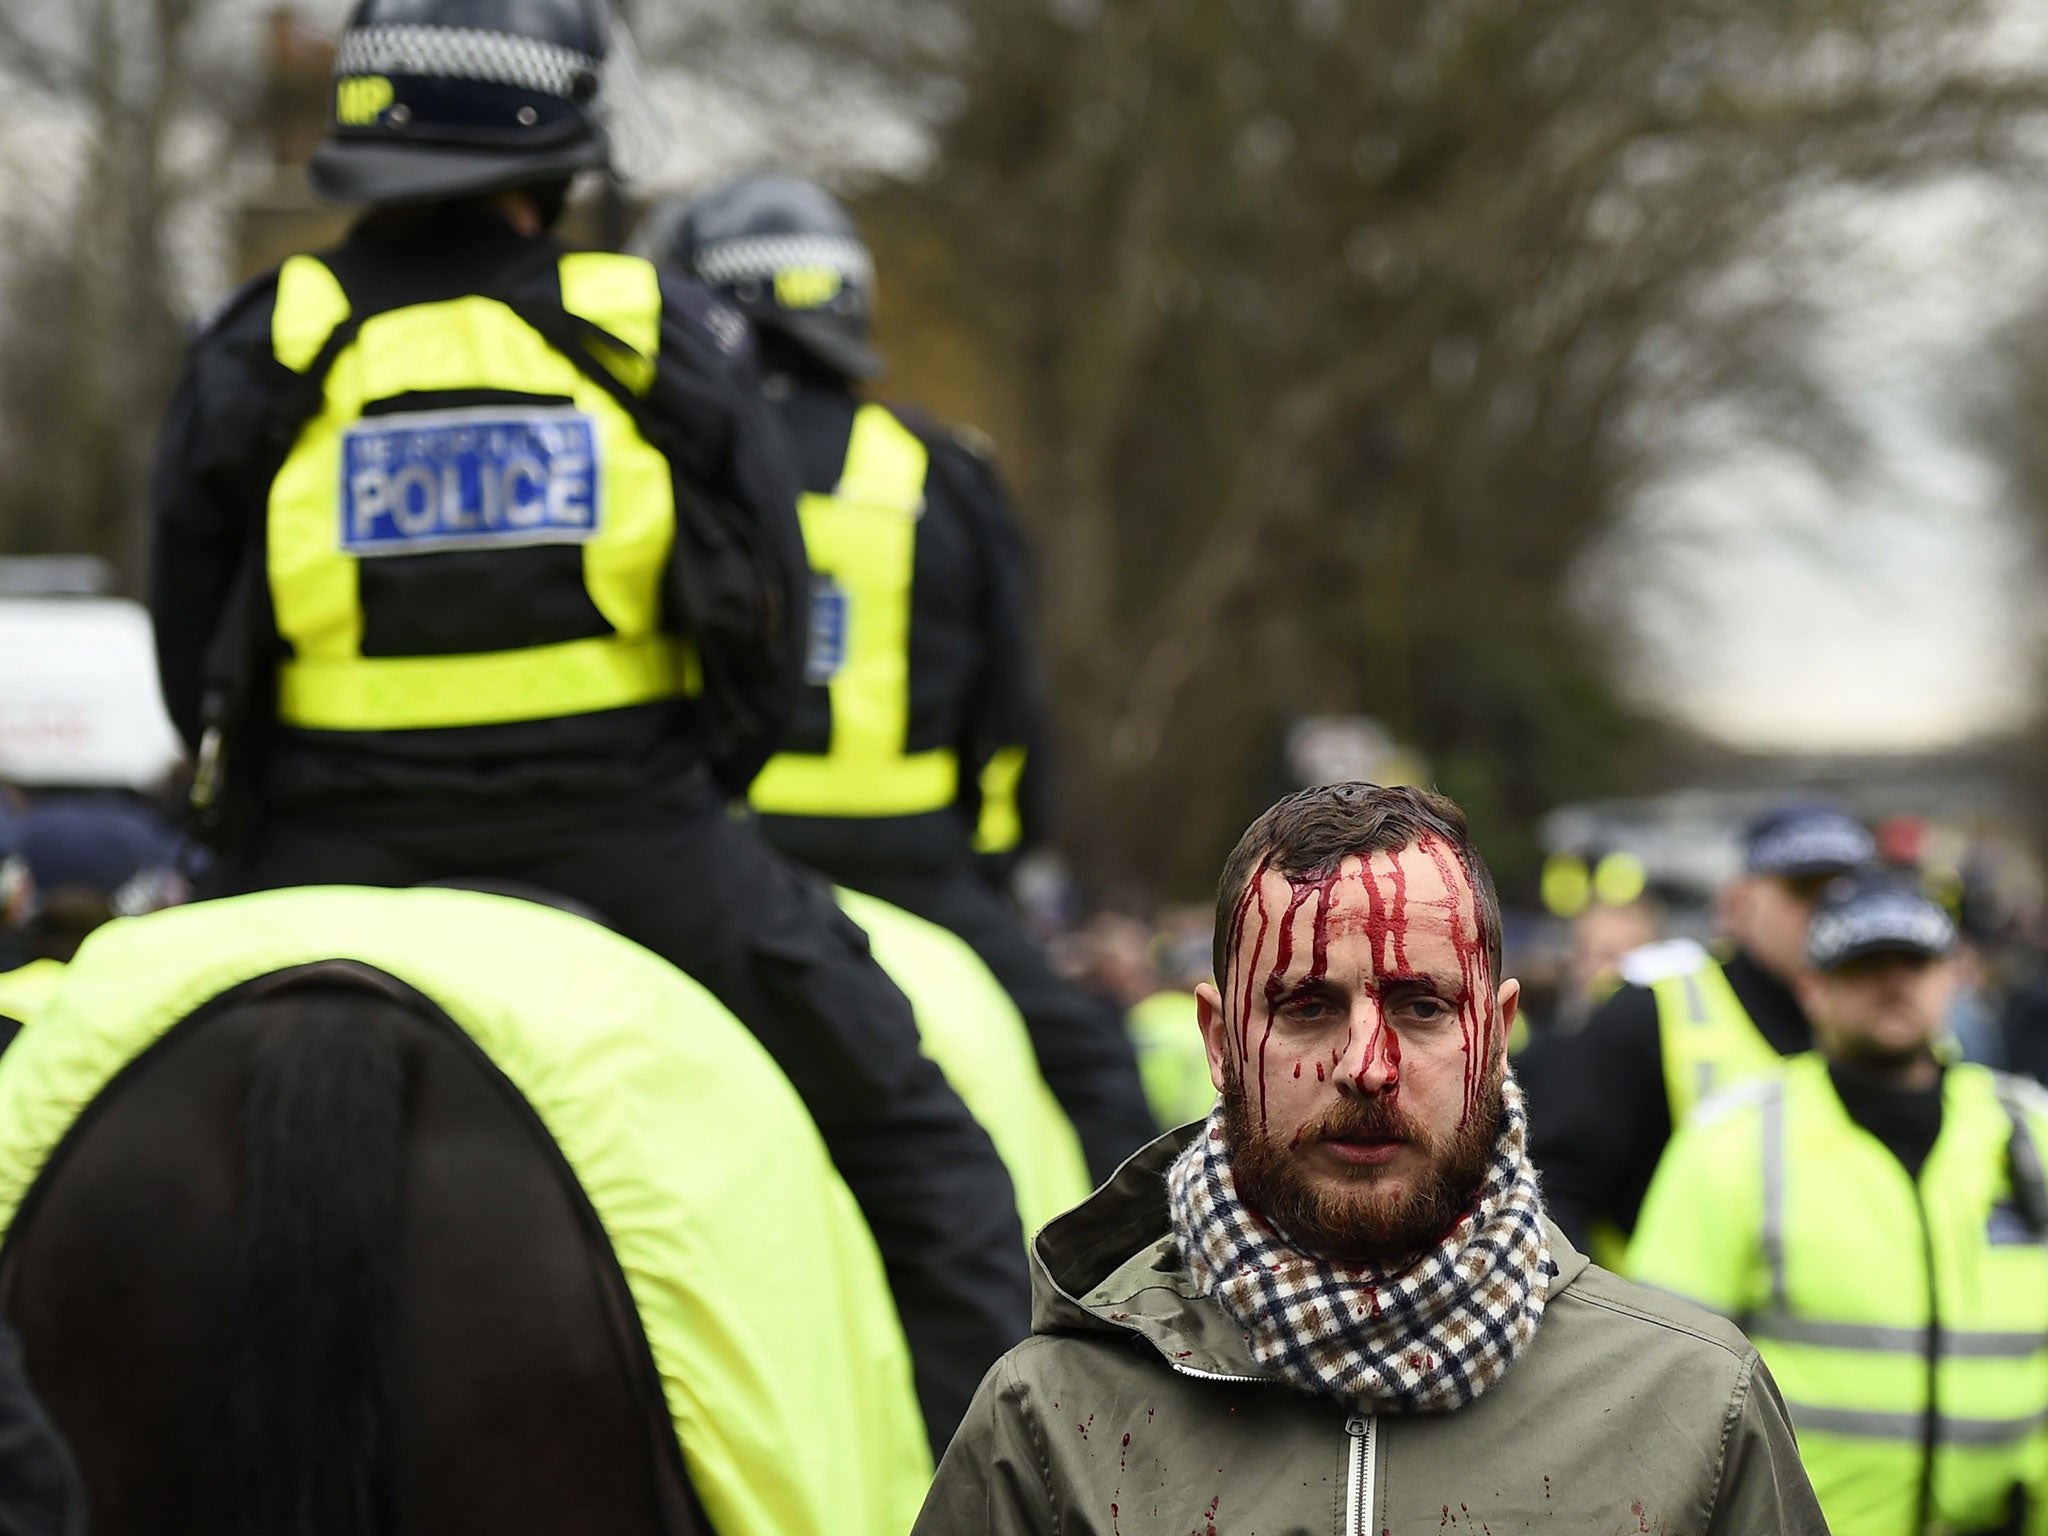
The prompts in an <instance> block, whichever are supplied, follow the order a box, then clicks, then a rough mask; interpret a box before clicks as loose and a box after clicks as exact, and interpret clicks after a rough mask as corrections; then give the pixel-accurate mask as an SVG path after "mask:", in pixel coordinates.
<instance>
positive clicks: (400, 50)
mask: <svg viewBox="0 0 2048 1536" xmlns="http://www.w3.org/2000/svg"><path fill="white" fill-rule="evenodd" d="M597 71H598V61H597V60H596V59H594V58H592V57H591V56H590V55H589V54H587V53H578V52H577V51H576V50H575V49H574V48H568V47H564V46H563V45H562V44H560V43H549V42H543V41H542V40H541V39H539V38H533V37H518V36H515V35H514V34H512V33H510V32H487V31H484V30H482V29H481V28H478V27H421V26H407V25H391V26H378V27H356V28H354V29H352V30H350V31H348V32H345V33H343V34H342V38H341V46H340V47H339V48H337V49H336V50H335V54H334V73H335V76H336V78H337V79H338V78H341V77H343V76H346V75H420V76H424V77H426V78H428V79H431V80H486V81H489V82H491V83H493V84H495V85H516V86H519V87H521V88H523V89H525V90H529V91H537V92H539V93H540V94H541V95H543V96H559V97H561V98H563V99H564V100H565V101H573V100H575V99H576V96H577V82H578V81H579V80H581V79H583V78H585V77H594V76H595V75H596V74H597Z"/></svg>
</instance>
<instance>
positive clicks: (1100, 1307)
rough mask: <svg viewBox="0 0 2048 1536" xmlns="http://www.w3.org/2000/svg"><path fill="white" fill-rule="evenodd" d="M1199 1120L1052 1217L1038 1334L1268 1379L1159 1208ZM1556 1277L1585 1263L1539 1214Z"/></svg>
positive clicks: (1202, 1370)
mask: <svg viewBox="0 0 2048 1536" xmlns="http://www.w3.org/2000/svg"><path fill="white" fill-rule="evenodd" d="M1201 1128H1202V1122H1201V1121H1196V1122H1195V1123H1193V1124H1191V1125H1184V1126H1182V1127H1180V1128H1179V1129H1178V1130H1174V1131H1168V1132H1167V1133H1166V1134H1165V1135H1164V1136H1161V1137H1160V1138H1159V1139H1158V1140H1156V1141H1154V1142H1152V1143H1151V1144H1150V1145H1149V1146H1146V1147H1143V1148H1141V1149H1139V1150H1138V1151H1137V1152H1134V1153H1132V1154H1131V1156H1130V1157H1129V1158H1128V1159H1127V1160H1126V1161H1125V1162H1124V1165H1123V1166H1122V1167H1121V1168H1119V1169H1117V1171H1116V1173H1115V1175H1114V1176H1113V1177H1112V1178H1111V1179H1110V1181H1109V1182H1108V1183H1107V1184H1105V1185H1103V1186H1102V1188H1100V1189H1098V1190H1097V1191H1096V1192H1095V1193H1094V1194H1092V1195H1090V1196H1089V1197H1088V1198H1087V1199H1086V1200H1084V1201H1082V1202H1081V1204H1079V1205H1077V1206H1075V1207H1074V1208H1073V1209H1072V1210H1071V1211H1068V1212H1067V1213H1066V1214H1065V1215H1064V1216H1061V1217H1059V1218H1058V1219H1056V1220H1054V1221H1053V1222H1051V1223H1049V1224H1048V1225H1047V1226H1046V1227H1045V1228H1044V1229H1043V1230H1041V1231H1040V1232H1039V1234H1038V1237H1037V1239H1036V1240H1035V1241H1034V1242H1033V1243H1032V1245H1031V1257H1032V1274H1031V1327H1032V1331H1033V1332H1035V1333H1123V1334H1135V1335H1137V1336H1138V1337H1139V1338H1141V1339H1143V1340H1144V1341H1145V1342H1146V1343H1148V1344H1149V1345H1151V1346H1152V1348H1153V1349H1155V1350H1156V1351H1158V1353H1159V1355H1160V1357H1161V1358H1162V1359H1163V1360H1165V1361H1166V1363H1167V1364H1168V1365H1170V1366H1172V1367H1173V1368H1174V1369H1175V1370H1177V1371H1179V1372H1181V1373H1182V1374H1184V1375H1191V1376H1221V1377H1235V1378H1246V1379H1254V1380H1264V1379H1266V1373H1265V1372H1264V1371H1262V1370H1260V1369H1259V1367H1258V1366H1256V1365H1254V1364H1253V1363H1252V1359H1251V1354H1250V1351H1249V1350H1248V1349H1247V1348H1246V1345H1245V1339H1244V1335H1243V1333H1242V1332H1240V1331H1239V1329H1238V1327H1237V1325H1236V1324H1235V1323H1233V1322H1232V1321H1231V1320H1230V1318H1229V1317H1228V1316H1226V1315H1225V1314H1224V1311H1223V1309H1222V1308H1221V1307H1219V1306H1217V1305H1216V1303H1215V1302H1213V1301H1211V1300H1210V1299H1209V1298H1208V1297H1206V1296H1204V1295H1202V1294H1201V1293H1200V1292H1199V1291H1198V1290H1197V1289H1196V1287H1195V1282H1194V1279H1193V1277H1192V1276H1191V1275H1190V1274H1189V1273H1188V1269H1187V1265H1186V1264H1185V1263H1184V1262H1183V1261H1182V1259H1181V1255H1180V1244H1179V1242H1178V1241H1177V1240H1176V1239H1175V1238H1174V1236H1173V1231H1172V1226H1171V1223H1170V1222H1169V1220H1168V1217H1167V1208H1166V1174H1167V1170H1168V1169H1170V1168H1171V1167H1172V1166H1173V1161H1174V1159H1175V1158H1177V1157H1179V1156H1180V1154H1181V1152H1182V1151H1183V1150H1184V1149H1185V1148H1186V1147H1187V1145H1188V1143H1189V1142H1191V1141H1193V1140H1194V1138H1195V1136H1196V1135H1197V1134H1198V1133H1199V1132H1200V1131H1201ZM1543 1225H1544V1230H1545V1234H1546V1236H1547V1237H1548V1239H1549V1243H1550V1261H1551V1263H1553V1264H1554V1265H1556V1266H1557V1274H1556V1276H1555V1277H1554V1278H1553V1279H1552V1280H1551V1283H1550V1295H1551V1298H1552V1299H1553V1300H1555V1299H1556V1297H1557V1296H1558V1295H1559V1294H1560V1293H1561V1292H1563V1291H1564V1290H1565V1289H1567V1288H1568V1287H1569V1286H1570V1285H1571V1284H1572V1282H1573V1281H1575V1280H1577V1279H1578V1277H1579V1275H1580V1274H1581V1273H1583V1272H1584V1270H1585V1268H1586V1266H1587V1263H1588V1260H1587V1259H1586V1256H1585V1255H1584V1254H1582V1253H1580V1252H1579V1251H1578V1250H1577V1249H1575V1248H1574V1247H1572V1245H1571V1243H1570V1242H1569V1241H1567V1239H1566V1238H1565V1235H1564V1234H1563V1233H1562V1232H1560V1231H1559V1230H1558V1229H1557V1227H1556V1226H1555V1225H1554V1224H1553V1223H1552V1222H1551V1221H1550V1219H1549V1218H1548V1217H1545V1218H1544V1223H1543Z"/></svg>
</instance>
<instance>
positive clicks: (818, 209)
mask: <svg viewBox="0 0 2048 1536" xmlns="http://www.w3.org/2000/svg"><path fill="white" fill-rule="evenodd" d="M639 244H640V246H641V247H642V248H644V249H646V250H647V251H648V253H649V254H650V255H651V256H653V257H654V259H655V260H656V261H658V262H661V263H663V264H664V265H666V266H669V267H671V268H673V269H674V270H677V271H679V272H682V273H685V274H687V275H689V276H691V277H693V278H696V279H697V280H699V281H701V282H703V283H705V284H706V285H708V286H709V287H711V288H712V289H714V290H715V291H716V292H717V293H719V294H720V295H721V296H722V297H723V298H725V299H726V300H727V302H728V303H730V304H732V305H733V306H734V307H735V308H737V309H738V310H740V312H741V313H743V314H745V315H746V316H747V318H748V319H749V320H750V321H752V322H753V327H754V335H755V340H756V343H757V345H758V346H759V348H760V352H761V358H762V366H763V372H764V375H765V380H764V382H765V387H766V390H767V393H768V398H769V400H770V402H771V404H772V405H773V407H774V411H775V415H776V417H777V418H778V419H779V421H780V422H781V424H782V426H783V428H784V430H785V431H786V432H787V434H788V437H789V439H790V442H791V445H792V447H793V449H794V453H795V460H796V465H797V469H798V473H799V474H800V476H801V478H802V482H803V496H802V498H801V500H800V501H799V503H798V511H799V514H800V517H801V519H802V523H803V534H804V542H805V544H806V546H807V549H808V552H809V556H810V563H811V569H812V571H813V573H814V574H813V583H812V587H811V598H810V611H811V633H810V645H809V651H808V656H807V658H806V667H805V678H804V681H805V683H806V686H805V688H804V690H803V695H802V697H801V699H800V700H799V702H798V704H797V709H796V715H795V720H794V723H793V726H792V728H791V730H790V732H789V734H788V736H787V737H786V738H785V740H784V741H783V743H782V747H781V750H779V751H778V752H777V753H776V755H775V756H774V757H773V758H771V759H770V760H769V762H768V765H767V767H766V768H765V769H763V770H762V773H761V776H760V777H759V778H758V779H756V780H755V781H754V783H753V786H752V789H751V790H750V792H749V797H748V798H749V800H750V802H751V804H752V805H753V808H754V810H755V812H756V813H757V814H758V816H759V817H760V820H761V825H762V827H763V829H764V831H765V832H766V833H767V836H768V838H769V840H770V841H771V842H773V843H774V844H775V846H776V847H778V848H780V849H781V850H782V851H783V852H784V853H786V854H788V855H789V856H790V857H791V858H794V859H798V860H801V861H802V862H804V863H806V864H809V865H811V866H812V867H813V868H816V869H819V870H822V871H823V872H825V873H826V874H829V875H830V876H831V877H832V878H833V879H834V880H836V881H838V882H839V883H840V884H842V885H846V886H851V887H852V888H854V889H856V890H860V891H865V892H868V893H869V894H871V895H875V896H879V897H881V898H882V899H883V900H885V901H888V902H891V903H893V904H895V905H896V906H899V907H903V908H905V909H907V910H909V911H911V912H914V913H916V914H917V915H919V916H920V917H924V918H927V919H929V920H930V921H932V922H936V923H939V924H941V925H942V926H944V927H948V928H951V929H952V930H953V931H954V932H955V933H957V934H959V935H960V936H961V937H962V938H963V939H965V940H966V941H967V942H968V944H970V945H971V946H972V947H973V948H974V950H975V952H976V953H977V954H979V955H980V956H981V958H982V960H983V962H984V963H985V964H987V966H988V967H989V969H990V970H992V971H993V972H995V974H996V976H997V978H998V979H999V980H1000V981H1001V982H1002V983H1003V985H1004V987H1005V988H1006V989H1007V990H1008V991H1009V993H1010V995H1011V997H1012V998H1013V999H1014V1000H1015V1001H1016V1003H1017V1006H1018V1009H1019V1011H1020V1012H1022V1013H1023V1015H1024V1019H1025V1022H1026V1024H1027V1026H1028V1027H1029V1028H1030V1031H1031V1037H1032V1043H1033V1046H1034V1047H1035V1049H1036V1051H1037V1053H1038V1059H1039V1064H1040V1067H1041V1069H1042V1070H1043V1072H1044V1075H1045V1078H1046V1081H1047V1082H1048V1083H1049V1084H1050V1085H1051V1087H1052V1089H1053V1092H1054V1093H1055V1094H1056V1095H1057V1096H1058V1098H1059V1100H1060V1102H1061V1105H1062V1107H1063V1108H1064V1109H1065V1110H1066V1112H1067V1115H1068V1117H1069V1118H1070V1119H1071V1120H1072V1121H1073V1123H1074V1127H1075V1129H1076V1131H1078V1132H1079V1134H1080V1136H1081V1141H1082V1144H1083V1146H1084V1147H1085V1148H1086V1150H1087V1154H1088V1162H1089V1166H1090V1169H1091V1170H1092V1171H1093V1173H1094V1175H1095V1177H1096V1178H1097V1179H1104V1178H1107V1177H1108V1176H1109V1175H1110V1174H1111V1173H1113V1172H1114V1171H1115V1170H1116V1167H1117V1165H1118V1164H1119V1163H1120V1162H1121V1161H1122V1160H1123V1159H1124V1158H1125V1157H1127V1156H1128V1155H1129V1154H1130V1153H1131V1152H1133V1151H1135V1150H1136V1149H1137V1148H1138V1147H1139V1146H1141V1145H1143V1144H1144V1143H1145V1142H1146V1141H1148V1140H1149V1139H1150V1138H1151V1136H1152V1135H1153V1133H1154V1129H1155V1128H1154V1126H1153V1124H1152V1119H1151V1115H1150V1111H1149V1110H1148V1108H1147V1106H1146V1102H1145V1097H1144V1091H1143V1087H1142V1085H1141V1083H1140V1080H1139V1077H1138V1070H1137V1062H1136V1057H1135V1054H1134V1052H1133V1049H1132V1047H1131V1045H1130V1042H1129V1039H1128V1037H1127V1036H1126V1035H1125V1033H1124V1031H1123V1027H1122V1022H1121V1020H1120V1019H1119V1018H1118V1016H1117V1013H1116V1010H1115V1009H1114V1008H1113V1007H1111V1006H1109V1005H1108V1004H1107V1003H1105V1002H1102V1001H1100V1000H1097V999H1095V998H1093V997H1091V996H1089V995H1088V994H1086V993H1084V992H1082V991H1081V990H1080V989H1078V988H1076V987H1074V986H1073V985H1071V984H1070V983H1067V982H1065V981H1063V980H1062V979H1061V978H1060V977H1058V976H1057V975H1055V974H1054V973H1053V971H1052V969H1051V968H1050V967H1049V966H1048V965H1047V964H1046V961H1045V957H1044V955H1043V954H1042V953H1041V952H1040V951H1039V949H1038V947H1037V945H1036V944H1034V943H1033V942H1032V941H1031V939H1030V937H1029V936H1028V935H1027V934H1026V933H1025V932H1024V930H1023V928H1022V926H1021V925H1020V924H1019V923H1018V922H1017V920H1016V918H1015V917H1014V915H1013V914H1012V913H1011V912H1010V911H1009V910H1008V908H1007V907H1006V906H1005V905H1004V903H1003V901H1002V899H1001V897H1000V895H999V894H998V893H997V891H996V890H995V889H993V888H992V885H991V883H990V882H989V881H988V880H987V879H986V878H984V875H983V872H982V870H981V868H978V863H979V862H981V861H988V860H997V861H1000V860H1003V859H1006V858H1011V857H1014V855H1015V854H1016V852H1017V851H1018V849H1019V848H1020V847H1021V846H1022V845H1023V844H1024V843H1025V842H1026V841H1027V840H1028V839H1029V838H1030V836H1031V833H1032V831H1033V829H1034V826H1035V824H1036V822H1037V821H1038V820H1039V819H1040V817H1041V815H1042V808H1041V807H1039V806H1038V805H1036V804H1035V801H1036V800H1038V799H1039V798H1040V794H1039V786H1040V784H1042V780H1043V775H1042V774H1040V773H1035V772H1033V771H1032V761H1033V760H1032V757H1031V749H1032V746H1033V744H1034V742H1035V741H1037V739H1038V738H1039V736H1040V735H1041V730H1040V723H1041V722H1040V720H1039V705H1038V694H1039V687H1038V682H1037V677H1036V662H1035V657H1034V654H1033V653H1034V646H1033V642H1032V637H1031V620H1030V607H1031V595H1030V590H1029V572H1028V569H1027V567H1028V559H1027V556H1026V552H1025V549H1024V544H1023V540H1022V537H1021V535H1020V533H1019V531H1018V529H1017V525H1016V521H1015V519H1014V518H1013V516H1012V515H1011V512H1010V508H1009V505H1008V499H1007V497H1006V496H1005V494H1004V491H1003V488H1002V485H1001V482H1000V481H999V479H998V477H997V475H996V472H995V469H994V466H993V465H992V464H991V463H990V462H989V459H988V457H987V453H986V450H985V447H984V446H983V445H982V444H980V443H979V442H977V441H975V440H974V439H973V438H971V437H970V436H968V435H965V434H961V433H956V432H951V431H947V430H946V429H944V428H941V427H939V426H937V425H935V424H934V423H932V422H930V421H927V420H925V419H924V418H923V417H922V416H919V415H917V414H915V413H913V412H910V411H907V410H903V409H900V408H898V407H894V406H885V405H882V404H879V403H877V402H875V401H872V400H869V399H866V398H864V397H863V396H862V395H861V394H860V393H858V392H857V390H856V386H857V385H858V384H860V383H861V382H862V381H865V380H867V379H870V378H872V377H874V376H875V375H876V374H877V373H879V372H880V371H881V366H882V365H881V360H880V359H879V358H878V357H877V356H876V354H875V352H874V349H873V348H872V346H870V344H869V340H868V331H869V321H870V316H871V313H872V310H873V302H874V263H873V258H872V256H871V255H870V253H869V251H868V248H867V246H866V244H865V243H864V242H863V241H862V240H861V237H860V233H859V231H858V230H857V229H856V228H855V227H854V224H853V221H852V220H851V219H850V218H849V217H848V216H847V213H846V210H845V209H844V208H842V207H841V206H840V205H839V203H838V202H837V201H836V200H835V199H834V198H833V197H832V195H831V194H830V193H828V192H826V191H825V190H824V189H823V188H822V187H819V186H817V185H815V184H813V183H811V182H808V181H803V180H799V179H797V178H795V177H790V176H772V175H759V176H746V177H742V178H740V179H738V180H736V181H732V182H729V183H727V184H725V185H723V186H721V187H718V188H716V189H715V190H713V191H711V192H709V193H707V194H705V195H704V196H702V197H700V198H698V199H696V200H695V201H693V202H688V203H675V204H670V205H668V206H667V207H665V208H662V209H660V210H658V211H657V212H656V213H655V214H654V216H653V217H652V219H651V220H650V222H649V225H648V227H647V229H646V231H645V232H644V233H643V234H642V236H641V237H640V240H639Z"/></svg>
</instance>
